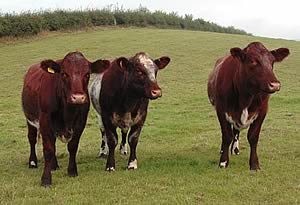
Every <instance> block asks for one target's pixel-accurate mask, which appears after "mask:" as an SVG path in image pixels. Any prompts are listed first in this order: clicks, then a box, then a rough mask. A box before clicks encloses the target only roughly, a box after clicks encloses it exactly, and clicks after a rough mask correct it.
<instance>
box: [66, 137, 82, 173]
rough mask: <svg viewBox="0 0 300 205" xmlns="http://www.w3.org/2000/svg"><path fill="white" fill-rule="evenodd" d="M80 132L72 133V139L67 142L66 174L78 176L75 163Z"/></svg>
mask: <svg viewBox="0 0 300 205" xmlns="http://www.w3.org/2000/svg"><path fill="white" fill-rule="evenodd" d="M79 139H80V134H77V133H74V136H73V138H72V140H71V141H70V142H69V143H68V151H69V165H68V176H70V177H76V176H78V172H77V165H76V153H77V150H78V144H79Z"/></svg>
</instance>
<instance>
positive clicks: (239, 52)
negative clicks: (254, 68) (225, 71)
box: [230, 48, 247, 62]
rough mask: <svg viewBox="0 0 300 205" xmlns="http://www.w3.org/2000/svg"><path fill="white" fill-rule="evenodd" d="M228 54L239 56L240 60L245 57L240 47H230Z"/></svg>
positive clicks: (243, 59)
mask: <svg viewBox="0 0 300 205" xmlns="http://www.w3.org/2000/svg"><path fill="white" fill-rule="evenodd" d="M230 54H231V55H232V56H233V57H235V58H239V59H240V60H241V61H242V62H244V61H245V60H246V59H247V55H246V53H245V52H244V51H243V50H242V49H240V48H231V49H230Z"/></svg>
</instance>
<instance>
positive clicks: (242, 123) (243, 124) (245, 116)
mask: <svg viewBox="0 0 300 205" xmlns="http://www.w3.org/2000/svg"><path fill="white" fill-rule="evenodd" d="M225 117H226V120H227V121H228V122H229V123H230V124H232V125H233V126H234V128H235V129H237V130H241V129H246V128H248V127H249V126H250V125H251V124H252V123H253V122H254V121H255V120H256V118H257V117H258V113H256V112H254V113H251V114H250V115H249V113H248V109H247V108H245V109H243V111H242V113H241V117H240V119H239V120H237V119H233V118H232V116H231V115H230V113H227V112H226V113H225Z"/></svg>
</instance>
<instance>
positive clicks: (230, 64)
mask: <svg viewBox="0 0 300 205" xmlns="http://www.w3.org/2000/svg"><path fill="white" fill-rule="evenodd" d="M230 53H231V55H229V56H225V57H223V58H221V59H219V60H218V61H217V63H216V65H215V68H214V70H213V71H212V73H211V74H210V75H209V79H208V96H209V100H210V102H211V104H212V105H214V106H215V109H216V112H217V116H218V119H219V122H220V126H221V130H222V146H221V158H220V164H219V166H220V167H227V166H228V164H229V153H228V152H229V146H230V144H231V143H232V142H233V146H232V148H233V149H234V150H235V153H238V152H239V150H238V137H239V132H240V130H241V129H245V128H248V127H249V126H250V128H249V130H248V135H247V138H248V142H249V144H250V148H251V152H250V160H249V165H250V169H251V170H257V169H259V168H260V167H259V161H258V157H257V153H256V147H257V142H258V138H259V133H260V129H261V126H262V123H263V121H264V118H265V116H266V113H267V109H268V101H269V95H270V94H271V93H274V92H276V91H279V90H280V82H279V81H278V80H277V78H276V77H275V75H274V73H273V64H274V63H275V62H280V61H282V60H283V59H284V58H285V57H287V56H288V55H289V49H287V48H279V49H276V50H272V51H269V50H268V49H266V48H265V47H264V45H263V44H262V43H259V42H253V43H250V44H249V45H248V46H247V47H246V48H244V49H240V48H232V49H230Z"/></svg>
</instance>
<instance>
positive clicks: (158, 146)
mask: <svg viewBox="0 0 300 205" xmlns="http://www.w3.org/2000/svg"><path fill="white" fill-rule="evenodd" d="M252 41H261V42H263V43H264V44H265V45H266V46H267V47H268V48H270V49H272V48H277V47H288V48H289V49H290V51H291V55H290V56H289V59H288V60H286V61H284V62H282V63H280V64H276V65H275V71H276V73H277V76H278V78H279V79H280V80H281V82H282V90H281V91H280V92H279V93H276V94H274V95H273V96H272V97H271V100H270V109H269V113H268V116H267V118H266V120H265V122H264V125H263V130H262V132H261V138H260V141H259V146H258V154H259V157H260V162H261V168H262V170H261V171H259V172H255V173H253V172H250V171H249V167H248V158H249V146H248V142H247V140H246V137H245V134H246V132H245V131H243V132H242V134H241V154H240V156H231V164H230V167H229V168H228V169H226V170H224V169H219V168H218V160H219V148H220V142H221V137H220V129H219V125H218V121H217V117H216V114H215V111H214V110H213V108H212V107H211V106H210V104H209V103H208V99H207V94H206V82H207V76H208V73H209V72H210V70H211V69H212V67H213V65H214V63H215V60H216V59H217V58H218V57H220V56H223V55H225V54H227V53H228V52H229V49H230V48H231V47H236V46H240V47H244V46H246V45H247V44H248V43H249V42H252ZM74 50H80V51H82V52H83V53H84V54H85V55H86V57H87V58H89V59H91V60H95V59H98V58H104V59H112V58H114V57H117V56H123V55H124V56H128V55H133V54H135V53H136V52H139V51H146V52H148V53H149V54H150V55H151V56H153V57H159V56H162V55H169V56H170V57H171V58H172V62H171V64H170V65H169V66H168V67H167V68H166V69H165V70H162V71H161V72H160V73H159V77H158V78H159V83H160V86H161V87H162V89H163V97H162V98H161V99H159V100H156V101H152V102H151V105H150V108H149V115H148V118H147V121H146V125H145V127H144V129H143V131H142V134H141V138H140V143H139V145H138V149H137V157H138V160H139V169H138V170H137V171H134V172H130V171H127V170H126V164H127V159H123V158H121V157H120V156H119V155H118V154H117V157H116V160H117V162H116V163H117V164H116V166H117V167H116V168H117V171H116V172H115V173H107V172H105V171H104V167H105V161H104V160H99V159H97V158H96V157H97V153H98V148H99V132H98V125H97V119H96V115H95V112H94V110H93V109H92V108H91V112H90V114H89V119H88V124H87V127H86V129H85V131H84V133H83V136H82V138H81V142H80V148H79V152H78V155H77V156H78V157H77V162H78V172H79V176H78V177H76V178H70V177H68V176H67V174H66V169H67V165H68V152H67V149H66V145H65V144H63V143H61V142H60V141H57V155H58V161H59V164H60V167H61V169H60V170H58V171H56V172H54V173H53V185H52V187H51V188H50V189H45V188H43V187H41V186H40V177H41V174H42V170H43V165H44V164H43V156H42V144H41V143H39V144H38V159H39V168H38V169H35V170H30V169H28V167H27V162H28V158H29V143H28V142H27V128H26V124H25V119H24V116H23V113H22V109H21V106H20V105H21V101H20V92H21V89H22V81H23V76H24V74H25V72H26V70H27V68H28V66H29V65H31V64H33V63H36V62H39V61H40V60H41V59H45V58H53V59H57V58H62V57H63V56H64V55H65V54H66V53H67V52H69V51H74ZM0 62H1V64H0V70H1V74H0V96H1V100H0V174H1V175H0V204H133V203H135V204H299V203H300V177H299V176H300V171H299V170H300V163H299V160H300V149H299V148H300V140H299V132H300V111H299V110H300V109H299V108H300V104H299V102H300V89H299V83H300V77H299V66H300V43H299V42H294V41H285V40H274V39H266V38H257V37H250V36H240V35H228V34H217V33H208V32H192V31H174V30H157V29H119V30H114V29H107V30H98V31H89V32H77V33H72V34H55V35H50V36H48V37H39V38H36V39H33V40H22V41H19V42H14V43H9V44H0Z"/></svg>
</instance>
